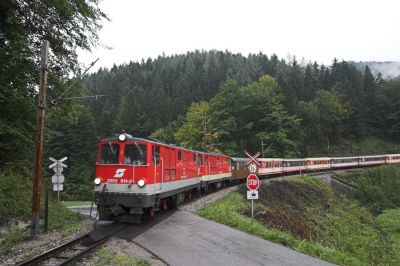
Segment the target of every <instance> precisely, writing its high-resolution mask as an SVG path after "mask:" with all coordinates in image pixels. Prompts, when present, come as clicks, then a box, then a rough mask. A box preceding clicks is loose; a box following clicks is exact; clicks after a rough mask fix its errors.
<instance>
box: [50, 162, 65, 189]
mask: <svg viewBox="0 0 400 266" xmlns="http://www.w3.org/2000/svg"><path fill="white" fill-rule="evenodd" d="M67 159H68V157H64V158H62V159H60V160H57V159H54V158H53V157H50V158H49V160H50V161H52V162H53V164H51V165H49V168H50V169H51V168H53V171H54V175H53V176H52V177H51V182H52V183H53V191H57V192H58V193H59V192H60V191H62V190H63V189H64V186H63V183H64V176H63V174H62V172H63V170H64V168H66V167H67V165H66V164H65V163H63V162H64V161H66V160H67ZM58 197H59V194H58Z"/></svg>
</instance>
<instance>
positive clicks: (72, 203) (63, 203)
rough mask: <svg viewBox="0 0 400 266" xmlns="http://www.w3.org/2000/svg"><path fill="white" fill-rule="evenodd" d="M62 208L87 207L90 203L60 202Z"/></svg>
mask: <svg viewBox="0 0 400 266" xmlns="http://www.w3.org/2000/svg"><path fill="white" fill-rule="evenodd" d="M61 204H62V206H64V207H72V206H87V205H91V204H92V202H91V201H75V200H72V201H61Z"/></svg>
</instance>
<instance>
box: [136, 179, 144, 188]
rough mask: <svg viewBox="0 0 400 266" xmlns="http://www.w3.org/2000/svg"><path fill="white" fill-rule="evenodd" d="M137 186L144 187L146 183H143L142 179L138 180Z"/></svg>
mask: <svg viewBox="0 0 400 266" xmlns="http://www.w3.org/2000/svg"><path fill="white" fill-rule="evenodd" d="M137 184H138V186H139V187H144V185H146V182H145V181H144V179H140V180H139V181H138V182H137Z"/></svg>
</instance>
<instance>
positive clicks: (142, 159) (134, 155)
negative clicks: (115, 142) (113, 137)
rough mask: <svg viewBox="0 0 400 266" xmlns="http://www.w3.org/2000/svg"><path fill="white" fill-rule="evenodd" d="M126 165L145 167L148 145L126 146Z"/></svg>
mask: <svg viewBox="0 0 400 266" xmlns="http://www.w3.org/2000/svg"><path fill="white" fill-rule="evenodd" d="M124 164H133V165H145V164H146V145H143V144H126V145H125V153H124Z"/></svg>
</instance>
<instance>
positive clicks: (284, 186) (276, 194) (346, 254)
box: [198, 167, 400, 265]
mask: <svg viewBox="0 0 400 266" xmlns="http://www.w3.org/2000/svg"><path fill="white" fill-rule="evenodd" d="M381 170H382V172H385V171H386V172H390V173H391V174H392V176H393V178H391V180H392V181H394V180H396V179H397V180H398V178H399V177H400V171H399V168H398V167H392V168H390V167H386V168H378V169H377V170H376V171H374V174H373V175H371V174H369V176H368V171H365V172H362V173H360V183H361V184H362V186H363V189H362V190H360V193H359V194H357V197H358V198H359V200H356V199H354V198H347V197H345V196H343V195H340V194H337V193H335V192H334V191H333V190H332V189H331V188H330V187H327V186H326V185H324V184H323V183H321V182H320V181H318V180H317V179H314V178H311V177H297V178H292V179H290V180H287V181H272V182H270V183H269V184H266V183H263V184H262V185H261V186H260V188H259V199H258V200H255V202H254V204H255V210H254V221H252V219H251V203H250V201H249V200H247V199H246V187H245V186H243V187H242V188H241V190H240V191H239V192H235V193H232V194H230V195H229V196H227V197H226V198H224V199H222V200H220V201H219V202H216V203H214V204H212V205H210V206H207V207H205V208H203V209H201V210H199V211H198V213H199V214H200V215H201V216H203V217H205V218H208V219H211V220H214V221H216V222H219V223H223V224H226V225H229V226H231V227H233V228H237V229H239V230H242V231H245V232H247V233H250V234H253V235H257V236H259V237H261V238H263V239H267V240H270V241H273V242H276V243H279V244H283V245H285V246H289V247H291V248H293V249H296V250H299V251H301V252H304V253H306V254H309V255H311V256H315V257H320V258H323V259H325V260H327V261H330V262H333V263H336V264H339V265H367V264H368V265H398V264H399V262H400V257H399V254H400V252H399V251H400V245H399V243H400V234H399V231H398V229H399V226H398V223H397V222H396V221H398V219H399V218H400V209H399V207H400V205H399V201H398V198H395V197H392V198H382V197H381V194H380V193H381V192H382V191H385V192H386V191H389V192H391V191H394V190H396V189H397V190H398V189H399V186H400V183H399V182H397V183H396V182H391V188H390V189H388V187H387V183H388V181H386V182H385V178H386V177H387V175H386V176H385V175H382V176H381V175H380V173H381ZM377 178H378V179H379V181H378V182H377V181H374V180H376V179H377ZM366 179H368V180H369V181H368V182H366V181H365V180H366ZM382 180H383V182H382ZM377 183H378V184H377ZM379 183H380V184H379ZM389 183H390V181H389ZM377 188H379V189H377ZM367 199H369V200H370V201H368V200H367ZM371 200H372V201H373V202H371ZM388 202H390V203H391V204H388ZM371 203H372V205H370V204H371ZM376 204H379V205H380V206H383V207H384V208H383V209H381V212H380V213H379V215H376V214H375V212H374V211H373V210H372V212H370V210H371V208H370V207H374V206H376ZM385 204H386V205H385Z"/></svg>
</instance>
